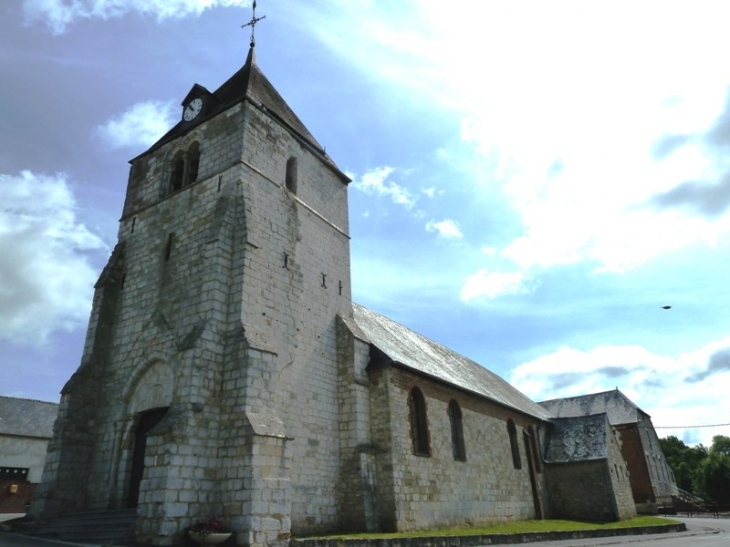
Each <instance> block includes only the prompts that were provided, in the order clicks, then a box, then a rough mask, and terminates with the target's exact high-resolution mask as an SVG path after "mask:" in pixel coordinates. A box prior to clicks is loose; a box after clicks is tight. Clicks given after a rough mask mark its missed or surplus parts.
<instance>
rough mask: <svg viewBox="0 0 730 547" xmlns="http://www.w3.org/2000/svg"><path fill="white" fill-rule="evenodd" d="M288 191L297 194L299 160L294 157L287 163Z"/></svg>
mask: <svg viewBox="0 0 730 547" xmlns="http://www.w3.org/2000/svg"><path fill="white" fill-rule="evenodd" d="M286 189H287V190H289V191H290V192H291V193H292V194H296V193H297V159H296V158H295V157H294V156H292V157H291V158H289V159H288V160H287V162H286Z"/></svg>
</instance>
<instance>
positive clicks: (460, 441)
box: [449, 399, 466, 462]
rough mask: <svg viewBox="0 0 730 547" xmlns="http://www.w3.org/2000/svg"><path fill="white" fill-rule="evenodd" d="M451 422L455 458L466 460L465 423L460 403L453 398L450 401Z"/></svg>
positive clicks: (452, 446) (452, 447)
mask: <svg viewBox="0 0 730 547" xmlns="http://www.w3.org/2000/svg"><path fill="white" fill-rule="evenodd" d="M449 423H450V424H451V449H452V452H453V453H454V459H455V460H458V461H461V462H464V461H466V448H465V447H464V424H463V422H462V419H461V408H459V403H457V402H456V401H455V400H453V399H452V400H451V402H450V403H449Z"/></svg>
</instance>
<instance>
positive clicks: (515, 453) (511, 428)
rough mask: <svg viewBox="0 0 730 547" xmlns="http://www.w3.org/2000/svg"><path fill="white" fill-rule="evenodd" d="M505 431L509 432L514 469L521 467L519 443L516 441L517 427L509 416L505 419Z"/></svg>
mask: <svg viewBox="0 0 730 547" xmlns="http://www.w3.org/2000/svg"><path fill="white" fill-rule="evenodd" d="M507 433H508V434H509V444H510V448H511V449H512V463H513V465H514V466H515V469H522V460H521V459H520V445H519V444H518V442H517V427H515V423H514V422H513V421H512V419H511V418H510V419H509V420H507Z"/></svg>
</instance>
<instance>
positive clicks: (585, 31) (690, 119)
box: [297, 0, 730, 271]
mask: <svg viewBox="0 0 730 547" xmlns="http://www.w3.org/2000/svg"><path fill="white" fill-rule="evenodd" d="M529 6H530V7H529V10H527V9H525V4H524V3H521V2H517V3H515V2H489V3H487V2H484V3H477V2H457V3H455V4H453V5H451V8H452V9H447V10H444V9H443V3H442V2H440V1H438V0H421V1H419V2H417V3H403V4H398V6H395V7H391V6H390V5H389V6H388V8H387V10H388V12H387V13H386V12H385V10H386V8H385V7H382V6H379V5H377V3H362V2H360V3H356V2H341V1H334V0H333V1H331V2H329V3H325V8H322V7H321V6H320V5H318V6H317V8H316V9H315V8H312V7H311V6H306V5H302V6H301V7H300V6H298V8H297V9H300V10H301V12H302V13H303V15H304V17H306V18H311V19H312V20H315V19H324V20H325V21H327V20H329V18H332V20H333V21H334V20H336V21H337V24H335V23H334V22H333V23H332V24H319V25H316V26H313V28H314V31H315V32H317V33H318V36H319V38H320V39H321V40H322V41H323V42H325V43H326V44H327V45H328V46H329V47H330V48H331V49H332V50H333V51H335V52H337V54H339V55H342V56H345V57H347V58H348V60H349V62H350V63H351V65H352V66H356V67H360V68H361V69H362V70H363V71H364V72H366V73H367V75H368V77H369V78H372V77H375V78H380V79H382V80H384V81H385V85H387V89H388V92H389V94H390V96H391V97H395V98H397V99H399V100H400V99H402V98H403V97H406V98H407V99H408V100H410V101H414V102H415V101H419V102H422V103H425V104H427V105H428V106H429V107H432V108H439V109H442V111H449V112H450V113H451V116H452V117H459V118H461V119H462V120H463V128H462V135H461V137H462V139H463V141H464V142H465V143H469V144H471V145H472V147H473V150H474V151H476V152H477V153H478V154H479V155H481V156H483V157H484V158H485V159H487V160H488V162H487V163H488V164H489V165H490V166H491V172H490V173H489V177H485V178H482V180H481V181H480V182H481V183H482V184H483V183H484V182H486V183H488V184H490V185H500V186H502V187H503V192H504V195H505V196H506V197H507V199H508V201H509V203H510V205H511V206H512V207H513V208H514V211H515V212H516V214H517V215H518V216H519V218H520V219H521V221H522V230H521V232H519V231H517V230H515V233H513V234H512V241H507V243H506V244H504V245H503V250H504V256H505V257H508V258H510V259H512V260H513V261H515V262H516V263H517V265H518V267H520V268H522V269H523V270H528V269H529V268H531V267H533V266H543V267H551V266H555V265H561V264H570V263H579V262H584V261H589V262H591V263H593V264H594V265H595V269H596V270H597V271H626V270H629V269H631V268H634V267H636V266H638V265H640V264H642V263H645V262H647V261H649V260H652V259H654V258H656V257H658V256H661V255H663V254H666V253H669V252H672V251H675V250H680V249H685V248H687V247H689V246H692V245H704V244H712V243H713V242H714V241H716V240H718V239H728V238H730V220H728V219H727V218H724V217H719V218H714V219H711V218H701V216H700V215H697V214H693V213H694V211H687V210H674V211H670V210H658V209H657V208H656V207H651V206H649V205H648V203H649V202H650V201H651V199H652V198H653V197H654V196H656V195H660V194H664V193H666V192H667V191H669V190H671V189H672V188H676V187H678V186H680V185H681V184H682V183H684V182H686V181H693V180H700V181H703V182H707V183H708V187H711V188H714V187H715V186H713V183H716V182H717V181H718V178H719V176H720V175H721V174H722V173H723V172H724V171H721V170H718V169H717V165H715V163H714V158H713V157H712V155H713V154H711V153H710V152H708V150H706V149H703V148H702V143H701V142H700V140H698V139H696V138H691V137H692V136H696V135H698V134H703V133H704V132H706V131H707V130H708V129H709V128H710V127H712V125H713V123H714V122H715V121H716V119H717V118H718V116H719V115H720V114H721V112H722V111H723V106H724V103H725V101H726V92H727V88H728V86H729V85H730V77H729V76H728V74H727V73H724V72H722V71H717V70H716V69H715V68H714V67H715V66H717V64H722V62H723V61H722V58H721V52H722V51H725V50H727V48H728V47H730V35H729V34H728V33H727V32H726V30H725V29H724V27H723V22H724V21H726V20H727V17H728V16H730V4H728V3H724V2H708V3H703V4H702V5H701V6H697V9H692V10H691V11H688V10H686V9H677V3H676V2H671V1H669V2H661V3H657V2H647V3H644V4H641V5H636V4H635V3H628V2H624V1H619V2H616V1H611V2H597V3H591V5H590V6H588V5H586V4H585V3H581V2H575V1H559V2H556V3H553V2H551V3H546V4H544V5H543V4H539V3H530V4H529ZM327 7H329V8H330V9H326V8H327ZM627 13H631V16H630V17H627V16H626V14H627ZM342 19H345V20H346V22H344V23H343V21H342ZM658 20H659V21H661V24H660V25H657V24H656V21H658ZM649 27H651V28H654V29H655V32H653V33H652V36H651V39H647V35H646V31H645V29H646V28H649ZM617 34H620V35H621V37H622V38H621V41H620V43H617V42H616V40H615V36H616V35H617ZM698 59H700V60H701V61H699V62H698ZM475 66H476V67H479V69H478V70H475ZM627 81H630V82H631V84H630V85H624V84H623V83H622V82H627ZM393 84H395V85H393ZM385 85H384V87H385ZM398 91H400V93H401V94H400V95H399V94H398ZM668 135H669V136H671V135H688V136H689V138H688V139H687V140H686V142H685V143H684V146H682V147H681V149H680V148H678V149H676V150H673V153H672V154H670V155H669V156H666V157H663V158H656V157H653V150H655V148H656V146H657V143H658V142H661V140H662V138H664V137H666V136H668ZM725 157H726V154H724V155H723V158H725ZM450 159H451V160H452V161H453V160H455V159H456V158H450ZM460 161H461V162H462V163H467V162H468V161H469V160H468V159H465V158H464V157H461V158H460ZM723 161H724V160H723ZM725 163H726V162H725ZM477 183H478V182H477V177H475V178H474V184H477ZM484 192H485V195H486V194H488V192H487V191H486V190H484ZM727 216H729V215H725V217H727Z"/></svg>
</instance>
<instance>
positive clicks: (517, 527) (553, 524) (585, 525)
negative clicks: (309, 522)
mask: <svg viewBox="0 0 730 547" xmlns="http://www.w3.org/2000/svg"><path fill="white" fill-rule="evenodd" d="M678 522H679V521H676V520H670V519H666V518H661V517H636V518H633V519H629V520H619V521H616V522H609V523H605V524H596V523H592V522H577V521H572V520H520V521H515V522H506V523H503V524H494V525H492V526H480V527H473V528H449V529H440V530H421V531H417V532H399V533H362V534H343V535H334V536H317V537H326V538H328V539H394V538H402V537H443V536H475V535H491V534H523V533H529V532H569V531H574V530H603V529H606V528H635V527H639V526H666V525H669V524H677V523H678Z"/></svg>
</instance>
